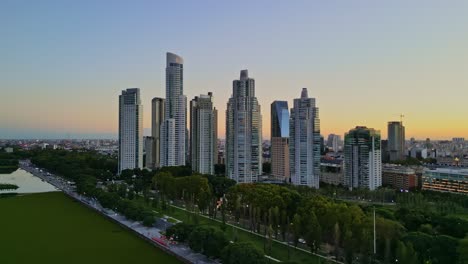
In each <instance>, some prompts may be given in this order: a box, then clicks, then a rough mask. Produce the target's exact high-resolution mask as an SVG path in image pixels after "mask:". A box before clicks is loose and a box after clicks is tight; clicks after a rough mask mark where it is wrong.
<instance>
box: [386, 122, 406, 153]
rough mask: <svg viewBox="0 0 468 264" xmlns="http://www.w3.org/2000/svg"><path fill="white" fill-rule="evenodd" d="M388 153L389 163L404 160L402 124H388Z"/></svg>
mask: <svg viewBox="0 0 468 264" xmlns="http://www.w3.org/2000/svg"><path fill="white" fill-rule="evenodd" d="M387 128H388V146H387V148H388V152H389V157H390V161H395V160H404V159H405V156H406V150H405V127H404V126H403V123H402V122H398V121H392V122H388V127H387Z"/></svg>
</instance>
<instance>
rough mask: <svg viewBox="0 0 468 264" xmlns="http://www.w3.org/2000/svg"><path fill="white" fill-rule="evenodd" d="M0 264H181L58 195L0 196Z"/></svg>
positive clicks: (116, 225)
mask: <svg viewBox="0 0 468 264" xmlns="http://www.w3.org/2000/svg"><path fill="white" fill-rule="evenodd" d="M0 211H1V214H0V215H1V216H0V230H1V234H0V255H1V256H2V257H1V261H0V262H1V263H2V264H13V263H14V264H18V263H50V264H54V263H80V264H82V263H168V264H172V263H180V262H179V261H178V260H177V259H176V258H175V257H173V256H171V255H168V254H166V253H165V252H163V251H161V250H160V249H157V248H155V247H154V246H152V245H150V244H149V243H147V242H145V241H144V240H143V239H141V238H139V237H138V236H137V235H135V234H133V233H131V232H130V231H128V230H126V229H124V228H123V227H121V226H119V225H118V224H116V223H113V222H111V221H109V220H108V219H106V218H105V217H104V216H102V215H100V214H98V213H97V212H95V211H92V210H91V209H89V208H87V207H85V206H83V205H82V204H80V203H79V202H77V201H74V200H72V199H71V198H69V197H67V196H66V195H65V194H63V193H61V192H50V193H40V194H30V195H22V196H14V197H5V198H0Z"/></svg>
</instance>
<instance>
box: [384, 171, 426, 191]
mask: <svg viewBox="0 0 468 264" xmlns="http://www.w3.org/2000/svg"><path fill="white" fill-rule="evenodd" d="M382 185H384V186H389V187H392V188H394V189H396V190H399V191H409V190H414V189H416V188H417V187H418V176H417V175H416V171H415V170H414V169H412V168H408V167H405V166H401V165H396V164H384V165H383V167H382Z"/></svg>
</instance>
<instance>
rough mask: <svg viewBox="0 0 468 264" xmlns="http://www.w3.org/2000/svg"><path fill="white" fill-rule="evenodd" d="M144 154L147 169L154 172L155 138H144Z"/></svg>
mask: <svg viewBox="0 0 468 264" xmlns="http://www.w3.org/2000/svg"><path fill="white" fill-rule="evenodd" d="M143 142H144V146H143V152H144V153H145V164H144V167H145V168H146V169H150V170H152V169H153V168H154V159H153V147H154V137H143Z"/></svg>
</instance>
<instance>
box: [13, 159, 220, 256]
mask: <svg viewBox="0 0 468 264" xmlns="http://www.w3.org/2000/svg"><path fill="white" fill-rule="evenodd" d="M19 163H20V168H21V169H23V170H25V171H27V172H29V173H31V174H32V175H34V176H36V177H38V178H40V179H42V180H44V181H46V182H48V183H49V184H51V185H53V186H54V187H55V188H57V189H58V190H60V191H62V192H64V193H66V194H67V195H69V196H70V197H72V198H74V199H76V200H77V201H80V202H82V203H84V204H86V205H87V206H88V207H90V208H93V209H95V210H96V211H97V212H99V213H100V214H102V215H104V216H105V217H109V218H111V219H113V220H115V221H117V222H119V223H120V224H122V225H124V226H126V227H128V228H129V229H131V230H133V231H134V232H136V233H138V234H139V235H140V236H143V237H145V238H147V239H149V241H151V243H153V244H154V245H156V246H157V247H159V248H165V249H166V250H168V251H170V252H171V253H172V254H173V255H176V256H179V257H181V258H183V259H185V260H187V261H188V262H190V263H197V264H210V263H218V262H216V261H213V260H211V259H208V258H207V257H206V256H205V255H202V254H200V253H195V252H193V251H192V250H191V249H190V248H189V247H187V246H185V245H180V244H176V245H172V244H170V245H168V246H167V247H165V246H163V245H160V244H158V243H156V242H153V241H152V238H160V237H161V232H163V231H164V230H160V229H158V228H156V227H146V226H143V224H142V223H140V222H138V221H133V220H128V219H127V218H126V217H125V216H123V215H121V214H118V213H116V212H114V211H112V210H109V209H105V208H103V207H102V206H101V204H100V203H99V202H98V201H97V200H96V199H93V198H89V197H86V196H83V195H80V194H78V193H76V192H75V188H74V187H73V185H72V184H70V182H68V181H66V180H65V179H63V178H62V177H60V176H57V175H54V174H52V173H49V172H47V171H46V170H44V169H42V168H36V167H35V166H34V164H32V163H31V162H30V161H29V160H21V161H20V162H19Z"/></svg>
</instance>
